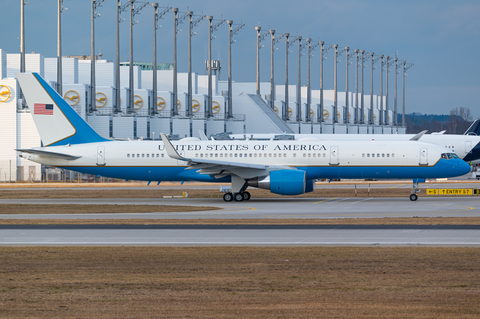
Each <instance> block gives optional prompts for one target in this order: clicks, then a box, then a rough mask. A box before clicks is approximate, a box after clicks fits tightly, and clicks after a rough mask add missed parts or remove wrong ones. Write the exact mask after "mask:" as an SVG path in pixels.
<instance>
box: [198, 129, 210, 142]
mask: <svg viewBox="0 0 480 319" xmlns="http://www.w3.org/2000/svg"><path fill="white" fill-rule="evenodd" d="M198 135H199V136H200V140H201V141H208V137H207V136H206V135H205V133H204V132H203V131H202V130H198Z"/></svg>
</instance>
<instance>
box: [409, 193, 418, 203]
mask: <svg viewBox="0 0 480 319" xmlns="http://www.w3.org/2000/svg"><path fill="white" fill-rule="evenodd" d="M417 199H418V196H417V194H410V200H411V201H412V202H414V201H416V200H417Z"/></svg>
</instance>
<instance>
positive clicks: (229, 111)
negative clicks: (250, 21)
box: [226, 20, 245, 119]
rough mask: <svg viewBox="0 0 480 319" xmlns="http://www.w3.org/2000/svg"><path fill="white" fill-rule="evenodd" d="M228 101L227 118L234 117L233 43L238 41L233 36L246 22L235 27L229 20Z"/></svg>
mask: <svg viewBox="0 0 480 319" xmlns="http://www.w3.org/2000/svg"><path fill="white" fill-rule="evenodd" d="M227 24H228V97H227V99H228V102H227V116H226V118H227V119H232V118H233V100H232V44H234V43H235V42H236V41H235V40H233V39H232V38H233V36H234V35H235V34H237V33H238V32H239V31H240V30H241V29H242V28H243V27H245V24H241V25H237V27H236V28H235V29H233V26H234V24H233V21H232V20H228V21H227Z"/></svg>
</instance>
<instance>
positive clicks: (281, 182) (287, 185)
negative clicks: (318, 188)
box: [248, 169, 314, 195]
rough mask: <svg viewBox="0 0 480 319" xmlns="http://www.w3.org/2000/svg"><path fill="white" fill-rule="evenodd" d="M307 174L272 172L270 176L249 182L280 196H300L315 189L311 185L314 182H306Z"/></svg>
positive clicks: (299, 172) (286, 171)
mask: <svg viewBox="0 0 480 319" xmlns="http://www.w3.org/2000/svg"><path fill="white" fill-rule="evenodd" d="M305 174H306V173H305V171H302V170H287V169H285V170H280V171H272V172H270V175H269V176H266V177H263V178H261V177H260V178H255V179H251V180H249V181H248V185H249V186H253V187H258V188H264V189H270V191H271V192H272V193H275V194H280V195H300V194H303V193H305V191H306V190H307V189H308V191H310V192H311V191H313V187H314V186H313V185H312V184H311V182H313V181H306V180H305ZM307 184H308V185H307Z"/></svg>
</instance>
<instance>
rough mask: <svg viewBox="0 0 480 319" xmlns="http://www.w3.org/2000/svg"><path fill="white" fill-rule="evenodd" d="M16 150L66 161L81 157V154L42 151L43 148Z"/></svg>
mask: <svg viewBox="0 0 480 319" xmlns="http://www.w3.org/2000/svg"><path fill="white" fill-rule="evenodd" d="M16 151H19V152H22V153H28V154H35V155H39V156H46V157H55V158H61V159H64V160H67V161H72V160H76V159H77V158H80V157H81V156H76V155H70V154H63V153H55V152H49V151H43V150H34V149H17V150H16Z"/></svg>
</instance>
